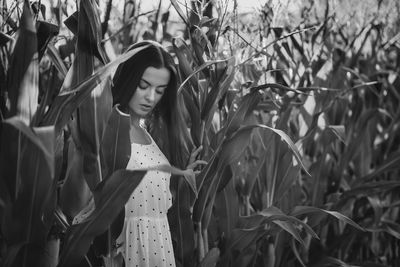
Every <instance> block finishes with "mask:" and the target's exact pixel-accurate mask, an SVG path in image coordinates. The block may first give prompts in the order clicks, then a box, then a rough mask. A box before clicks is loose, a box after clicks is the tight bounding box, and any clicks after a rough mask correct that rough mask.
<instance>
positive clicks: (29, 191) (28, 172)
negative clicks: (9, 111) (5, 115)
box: [2, 118, 56, 266]
mask: <svg viewBox="0 0 400 267" xmlns="http://www.w3.org/2000/svg"><path fill="white" fill-rule="evenodd" d="M17 120H18V119H16V118H14V119H12V121H13V124H12V125H13V126H16V127H18V128H17V129H18V130H20V129H21V130H22V131H21V133H22V134H21V135H19V134H17V135H15V136H14V137H13V138H14V139H18V140H19V142H18V143H19V146H17V147H12V149H17V152H18V157H17V159H16V160H17V169H16V170H14V175H15V176H14V179H15V181H16V186H15V190H16V192H15V193H16V194H15V199H11V200H9V201H7V202H6V207H5V210H4V211H5V212H4V217H3V219H4V220H3V224H2V231H3V233H4V234H5V235H4V238H5V241H6V243H7V245H8V246H9V248H10V250H8V251H7V253H13V254H15V255H17V252H13V251H12V249H11V248H12V247H13V246H17V247H19V245H22V246H20V247H19V248H20V249H21V250H20V251H19V253H24V254H25V255H26V257H16V258H15V259H12V257H11V256H10V255H8V256H6V257H7V258H8V261H10V263H11V262H14V264H16V265H15V266H17V265H18V266H42V265H41V263H40V259H41V257H42V255H43V247H44V246H45V243H46V240H47V236H48V234H49V231H50V227H51V226H52V222H53V220H52V218H53V213H54V209H55V203H56V202H55V200H56V199H55V196H56V194H55V192H56V191H55V190H56V183H55V181H54V142H55V133H54V127H51V126H49V127H40V128H33V129H32V128H29V127H28V126H26V125H25V127H24V126H23V125H24V122H22V121H19V123H15V122H16V121H17ZM5 129H9V128H5ZM7 152H9V151H4V150H3V151H2V153H7ZM9 167H12V166H9ZM10 257H11V258H10Z"/></svg>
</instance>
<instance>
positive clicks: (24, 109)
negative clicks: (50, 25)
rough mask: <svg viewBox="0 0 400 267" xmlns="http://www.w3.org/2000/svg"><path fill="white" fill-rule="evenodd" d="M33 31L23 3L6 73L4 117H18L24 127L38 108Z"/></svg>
mask: <svg viewBox="0 0 400 267" xmlns="http://www.w3.org/2000/svg"><path fill="white" fill-rule="evenodd" d="M37 49H38V47H37V37H36V27H35V24H34V21H33V15H32V12H31V9H30V7H29V4H28V3H26V2H25V3H24V7H23V13H22V17H21V23H20V28H19V31H18V37H17V42H16V44H15V47H14V50H13V52H12V57H11V62H10V67H9V69H8V72H7V91H8V96H9V101H10V110H9V111H8V114H6V117H12V116H14V115H18V116H19V117H21V118H22V119H23V121H24V122H25V123H26V124H31V120H32V118H33V116H34V115H35V113H36V110H37V107H38V96H39V84H38V82H39V59H38V50H37Z"/></svg>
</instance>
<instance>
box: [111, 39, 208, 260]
mask: <svg viewBox="0 0 400 267" xmlns="http://www.w3.org/2000/svg"><path fill="white" fill-rule="evenodd" d="M136 48H142V50H140V51H139V52H138V53H136V54H135V55H134V56H132V57H131V58H130V59H129V60H127V61H126V62H124V63H123V64H121V65H120V66H119V67H118V69H117V71H116V73H115V75H114V78H113V87H112V93H113V98H114V105H117V107H118V109H119V110H120V111H121V113H126V115H128V114H129V116H130V139H131V157H130V159H129V162H128V165H127V169H144V168H148V169H155V168H156V167H157V166H163V165H164V166H165V165H169V164H171V165H172V166H177V167H180V168H182V167H184V165H185V164H184V163H185V162H187V158H188V157H189V153H188V150H189V149H188V148H189V146H190V145H191V142H190V138H189V135H188V133H187V130H186V127H185V125H184V123H183V119H182V115H181V112H180V110H179V107H180V104H179V102H178V96H177V87H178V77H177V69H176V66H175V63H174V60H173V58H172V56H171V55H170V54H169V53H168V52H167V51H166V50H165V49H164V48H163V47H162V46H161V45H159V44H158V43H155V42H149V41H146V42H140V43H137V44H135V45H133V46H131V47H130V48H129V50H131V49H136ZM146 128H147V129H146ZM200 150H201V147H200V148H198V149H196V150H194V151H193V152H192V153H191V155H190V160H189V165H188V166H187V167H186V170H185V171H180V170H179V169H177V168H174V167H172V168H171V169H170V170H171V171H173V172H174V173H173V174H185V173H186V174H187V173H189V174H190V173H192V174H194V173H196V172H193V169H194V168H195V167H196V166H197V165H198V164H205V162H204V161H200V160H196V156H197V155H198V153H199V152H200ZM171 165H170V166H171ZM164 169H165V168H164ZM170 177H171V173H168V172H165V171H161V170H151V171H148V172H147V174H146V175H145V176H144V178H143V179H142V181H141V183H140V184H139V185H138V186H137V188H136V189H135V191H134V192H133V193H132V195H131V197H130V199H129V201H128V202H127V203H126V205H125V223H124V228H123V231H122V233H121V235H120V236H119V237H118V239H117V243H120V244H122V246H121V252H122V254H123V256H124V260H125V265H126V266H152V267H154V266H175V260H174V254H173V247H172V242H171V235H170V231H169V225H168V220H167V211H168V209H169V207H170V206H171V205H172V197H171V193H170V190H169V182H170Z"/></svg>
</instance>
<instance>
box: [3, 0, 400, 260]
mask: <svg viewBox="0 0 400 267" xmlns="http://www.w3.org/2000/svg"><path fill="white" fill-rule="evenodd" d="M261 2H262V1H260V5H259V6H258V7H256V8H254V9H251V10H241V9H240V8H239V6H240V3H238V2H237V1H224V0H216V1H212V0H208V1H206V0H203V1H186V2H183V1H175V0H171V1H166V0H164V1H161V0H160V1H152V2H150V3H149V2H147V1H128V0H126V1H112V0H108V1H96V0H90V1H89V0H88V1H71V0H69V1H61V0H60V1H54V0H53V1H33V2H28V1H5V0H2V1H0V3H1V15H0V27H1V33H0V37H1V38H0V48H1V50H0V58H1V64H0V85H1V86H0V112H1V121H2V123H1V128H0V134H1V143H0V175H1V179H0V219H1V231H0V263H1V265H3V266H121V257H119V256H118V255H115V251H116V248H115V244H114V240H115V237H116V234H117V233H118V225H120V219H121V214H118V211H119V210H121V208H122V207H123V204H124V203H125V201H126V199H127V197H129V194H130V192H131V191H132V190H133V189H134V188H135V186H136V185H137V183H139V182H140V179H141V177H142V176H143V173H139V172H136V173H134V174H131V173H127V172H124V171H122V170H120V169H123V168H124V164H126V162H125V161H124V159H126V157H124V156H125V155H129V153H130V150H127V149H126V147H125V146H124V145H123V144H124V142H125V143H126V141H127V140H128V138H129V136H127V135H124V133H125V132H126V129H127V127H129V126H128V122H127V121H126V120H124V118H121V117H120V116H118V114H117V113H116V112H115V110H113V109H112V107H111V95H110V80H109V77H110V75H112V73H113V71H114V70H115V67H116V66H117V65H118V64H119V63H121V62H123V61H124V60H126V59H127V58H128V57H129V56H131V55H132V54H134V53H136V52H137V51H132V52H131V53H130V54H125V55H123V56H121V54H122V52H124V51H125V49H126V48H127V47H128V46H129V45H130V44H132V43H134V42H137V41H140V40H145V39H150V40H156V41H158V42H161V43H163V44H164V45H165V46H166V47H167V48H168V49H169V51H170V52H171V53H172V54H173V55H174V56H175V58H176V62H177V64H178V66H179V71H180V76H181V81H182V84H181V86H180V88H179V92H180V97H181V100H182V101H181V104H182V105H184V107H185V112H186V113H185V116H186V119H187V123H188V128H190V134H191V136H192V139H193V142H194V144H195V145H196V146H198V145H203V147H204V149H203V152H202V153H203V154H202V155H201V156H202V158H203V159H205V160H207V161H208V164H207V166H205V167H204V168H203V169H202V172H201V174H200V175H199V176H198V177H197V179H196V181H195V182H193V181H192V182H191V181H189V180H185V179H183V177H176V178H174V179H173V180H172V182H171V191H172V192H173V195H174V205H173V207H172V208H171V210H170V211H169V220H170V225H171V234H172V237H173V243H174V251H175V258H176V261H177V265H178V266H271V267H272V266H274V267H275V266H276V267H278V266H371V267H373V266H399V265H400V262H399V258H400V255H399V253H400V242H399V239H400V225H399V223H400V218H399V204H400V199H399V196H400V194H399V186H400V180H399V166H400V151H399V145H400V140H399V139H400V136H399V133H400V131H399V127H400V120H399V118H400V109H399V108H400V107H399V106H400V105H399V101H400V89H399V88H400V79H399V60H400V58H399V45H400V43H399V39H400V33H399V26H400V16H399V14H400V3H399V2H398V1H395V0H367V1H340V0H326V1H312V0H308V1H290V0H287V1H272V0H269V1H264V2H262V3H261ZM77 11H79V12H77ZM124 129H125V130H124ZM115 140H119V142H114V141H115ZM114 152H116V153H114ZM128 175H134V176H135V177H137V179H130V180H129V179H126V177H127V176H128Z"/></svg>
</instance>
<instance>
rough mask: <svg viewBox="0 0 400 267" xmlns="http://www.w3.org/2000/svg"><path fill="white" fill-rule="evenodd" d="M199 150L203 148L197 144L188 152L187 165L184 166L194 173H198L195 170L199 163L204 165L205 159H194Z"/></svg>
mask: <svg viewBox="0 0 400 267" xmlns="http://www.w3.org/2000/svg"><path fill="white" fill-rule="evenodd" d="M201 150H203V146H199V147H198V148H194V149H193V151H192V153H191V154H190V158H189V162H188V165H187V166H186V170H188V171H189V170H192V171H193V173H194V174H199V173H200V171H199V170H195V169H196V167H197V166H199V165H206V164H207V161H204V160H200V159H196V158H197V156H198V155H199V154H200V152H201Z"/></svg>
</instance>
